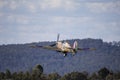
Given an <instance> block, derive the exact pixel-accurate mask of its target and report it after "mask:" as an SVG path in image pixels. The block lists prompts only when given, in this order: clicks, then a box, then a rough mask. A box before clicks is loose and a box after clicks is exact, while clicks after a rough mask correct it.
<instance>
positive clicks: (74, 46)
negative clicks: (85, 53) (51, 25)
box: [73, 41, 78, 52]
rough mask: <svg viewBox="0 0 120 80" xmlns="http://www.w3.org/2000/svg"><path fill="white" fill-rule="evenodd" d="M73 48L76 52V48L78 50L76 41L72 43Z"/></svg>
mask: <svg viewBox="0 0 120 80" xmlns="http://www.w3.org/2000/svg"><path fill="white" fill-rule="evenodd" d="M73 50H74V51H75V52H77V50H78V42H77V41H75V42H74V44H73Z"/></svg>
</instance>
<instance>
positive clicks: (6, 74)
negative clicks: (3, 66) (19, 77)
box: [5, 69, 11, 79]
mask: <svg viewBox="0 0 120 80" xmlns="http://www.w3.org/2000/svg"><path fill="white" fill-rule="evenodd" d="M10 78H11V72H10V71H9V70H8V69H7V70H6V73H5V79H10Z"/></svg>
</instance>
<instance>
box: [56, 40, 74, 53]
mask: <svg viewBox="0 0 120 80" xmlns="http://www.w3.org/2000/svg"><path fill="white" fill-rule="evenodd" d="M56 46H57V48H58V49H60V51H59V52H62V53H75V52H74V50H73V48H72V47H71V46H70V44H69V43H68V42H63V43H62V42H57V45H56Z"/></svg>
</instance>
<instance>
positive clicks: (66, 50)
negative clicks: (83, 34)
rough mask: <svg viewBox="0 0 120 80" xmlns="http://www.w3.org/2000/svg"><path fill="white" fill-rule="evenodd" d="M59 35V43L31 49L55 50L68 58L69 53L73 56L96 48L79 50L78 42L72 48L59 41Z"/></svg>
mask: <svg viewBox="0 0 120 80" xmlns="http://www.w3.org/2000/svg"><path fill="white" fill-rule="evenodd" d="M59 36H60V35H59V34H58V35H57V41H56V43H55V44H52V45H48V46H39V45H35V46H31V47H34V48H35V47H38V48H43V49H48V50H55V51H57V52H61V53H62V54H63V56H64V57H65V56H67V54H68V53H71V54H72V55H73V56H74V55H75V54H76V53H77V52H78V51H81V50H95V48H79V47H78V42H77V41H74V43H73V46H71V45H70V44H69V43H68V42H67V41H63V42H62V41H59Z"/></svg>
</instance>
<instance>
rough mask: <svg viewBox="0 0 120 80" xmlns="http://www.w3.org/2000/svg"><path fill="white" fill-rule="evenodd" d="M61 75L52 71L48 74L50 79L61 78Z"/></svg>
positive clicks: (57, 79)
mask: <svg viewBox="0 0 120 80" xmlns="http://www.w3.org/2000/svg"><path fill="white" fill-rule="evenodd" d="M60 78H61V76H60V75H59V74H58V73H51V74H49V75H48V80H59V79H60Z"/></svg>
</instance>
